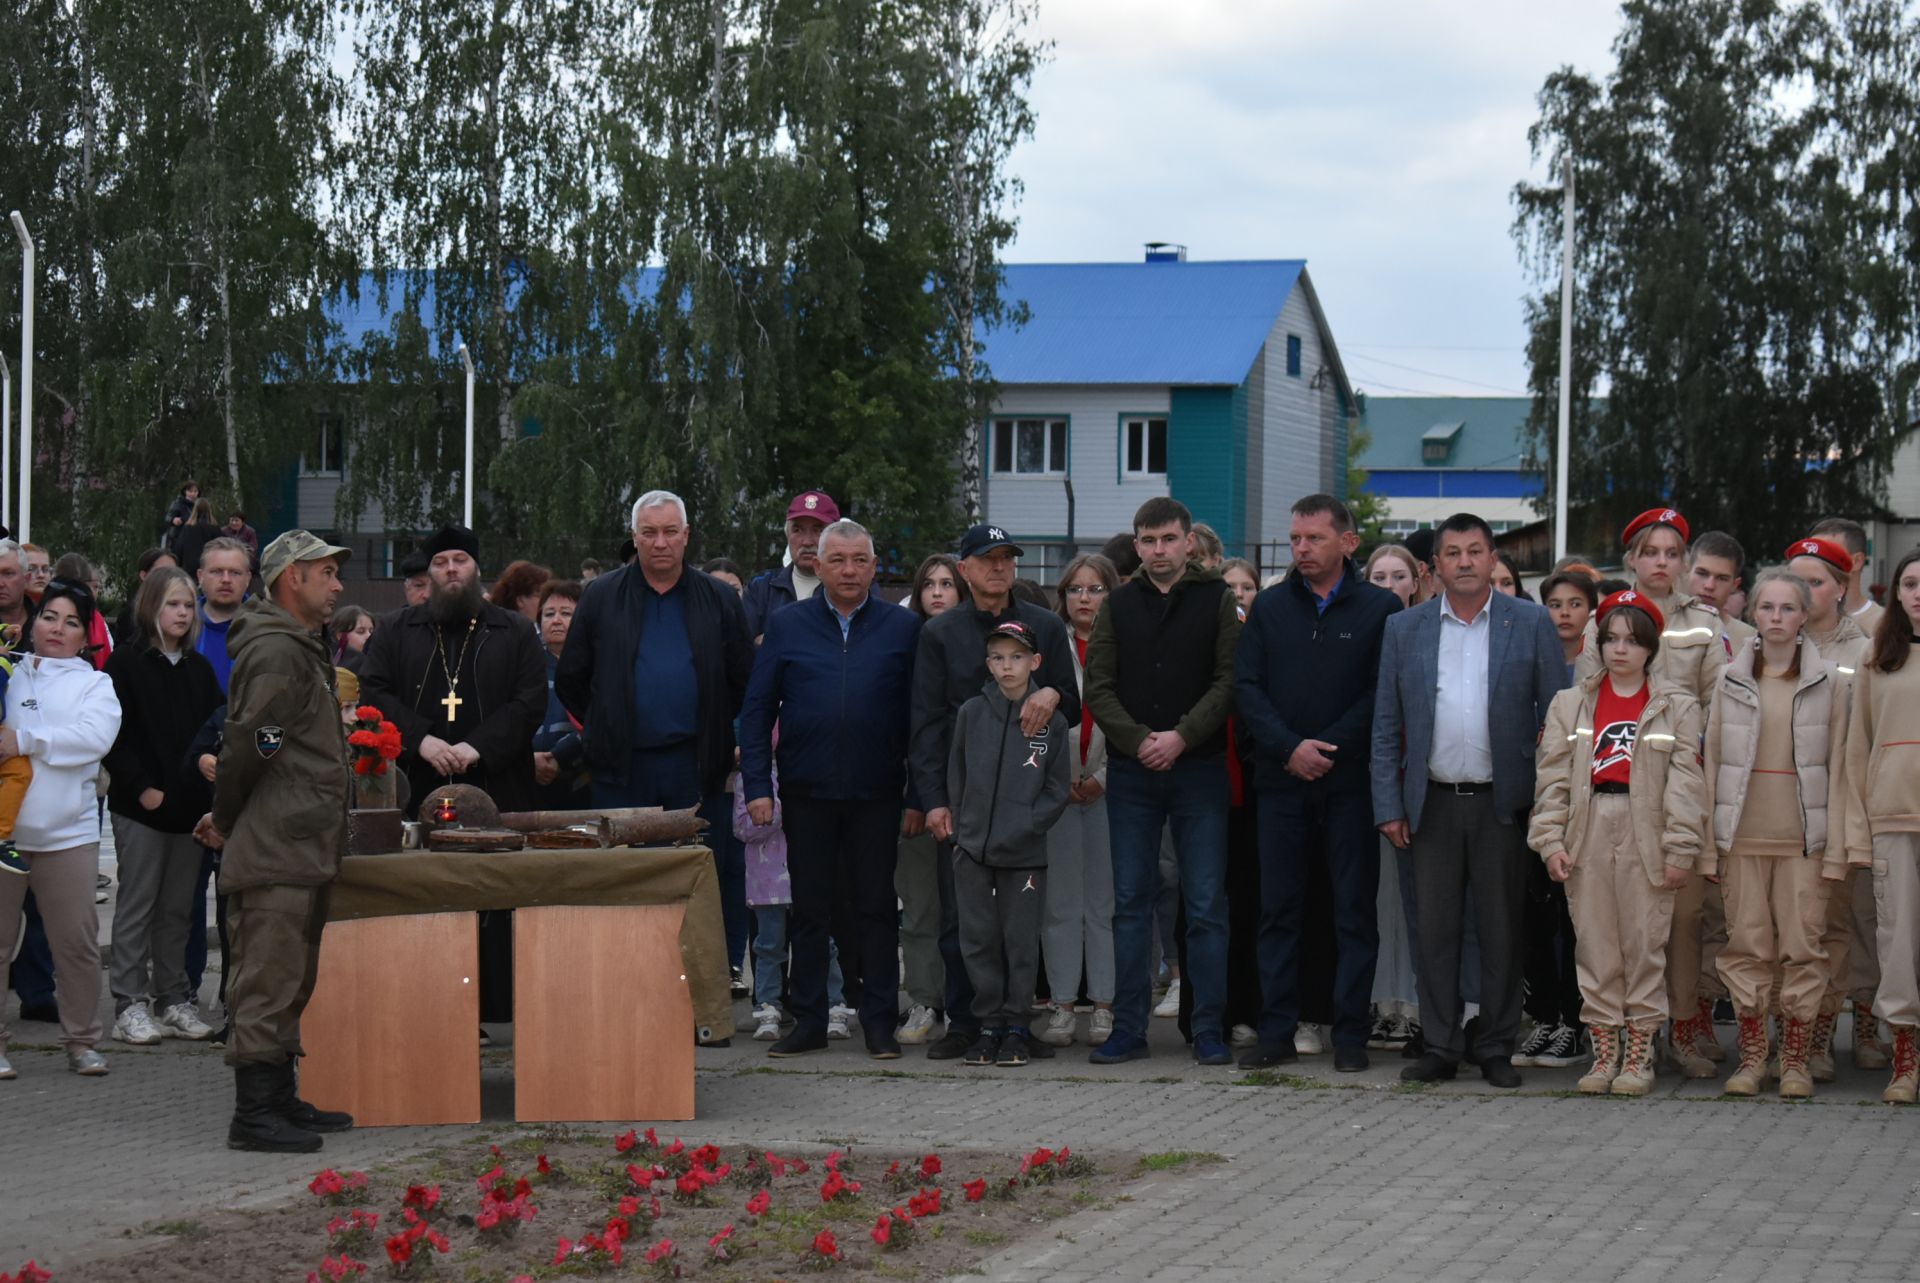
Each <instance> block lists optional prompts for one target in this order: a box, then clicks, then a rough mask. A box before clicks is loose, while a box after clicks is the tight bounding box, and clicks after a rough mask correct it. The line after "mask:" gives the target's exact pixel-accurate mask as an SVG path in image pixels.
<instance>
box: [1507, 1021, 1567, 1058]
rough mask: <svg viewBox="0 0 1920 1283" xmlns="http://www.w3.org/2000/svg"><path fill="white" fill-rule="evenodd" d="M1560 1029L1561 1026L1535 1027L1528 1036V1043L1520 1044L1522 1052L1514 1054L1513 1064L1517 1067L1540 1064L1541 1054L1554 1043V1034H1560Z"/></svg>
mask: <svg viewBox="0 0 1920 1283" xmlns="http://www.w3.org/2000/svg"><path fill="white" fill-rule="evenodd" d="M1560 1028H1561V1026H1559V1025H1535V1026H1534V1027H1533V1032H1532V1033H1530V1034H1528V1035H1527V1037H1526V1041H1524V1042H1522V1043H1521V1044H1520V1050H1518V1051H1516V1052H1514V1053H1513V1063H1514V1064H1516V1065H1537V1064H1539V1063H1540V1061H1539V1056H1540V1054H1541V1053H1542V1052H1544V1051H1546V1049H1547V1045H1548V1044H1549V1043H1551V1042H1552V1041H1553V1036H1554V1034H1556V1033H1558V1032H1559V1031H1560Z"/></svg>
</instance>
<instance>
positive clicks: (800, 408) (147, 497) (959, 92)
mask: <svg viewBox="0 0 1920 1283" xmlns="http://www.w3.org/2000/svg"><path fill="white" fill-rule="evenodd" d="M1032 16H1033V7H1032V0H899V2H890V3H885V4H873V3H870V0H819V2H817V3H808V4H803V5H801V4H793V3H789V2H787V0H658V3H654V4H650V5H647V6H644V7H642V8H638V9H636V8H635V7H634V6H632V5H627V4H618V3H614V2H613V0H569V2H568V3H564V4H557V3H552V0H499V3H496V4H492V5H488V6H483V7H481V8H478V9H472V8H459V7H453V8H447V7H445V6H439V5H429V4H427V3H425V2H424V0H253V2H251V3H241V2H240V0H196V2H195V3H193V4H187V3H184V2H183V0H154V3H151V4H148V5H145V6H133V5H128V4H126V3H125V0H112V2H110V3H93V2H88V0H80V2H74V0H67V2H66V3H56V2H55V0H13V3H11V4H10V5H8V6H6V7H5V8H4V9H0V46H3V47H5V48H6V49H7V50H8V52H9V54H15V53H16V51H18V54H17V55H16V56H15V57H14V58H13V59H11V64H10V65H11V74H10V75H9V76H7V77H4V78H0V113H4V118H5V119H7V120H8V121H9V122H12V123H13V127H12V128H10V129H9V130H8V131H7V132H6V133H5V134H4V135H0V176H3V177H0V183H4V184H5V185H6V190H4V191H0V197H4V198H5V199H4V201H3V202H0V204H5V205H7V206H9V207H10V206H14V205H17V206H18V207H19V208H21V209H22V210H24V211H25V212H26V213H27V216H28V218H29V221H30V223H31V224H32V225H33V227H34V230H35V232H36V234H37V235H38V237H39V239H40V244H41V266H42V272H41V282H40V307H39V309H38V324H39V343H38V347H39V348H40V351H41V358H40V364H39V368H38V371H37V380H36V381H37V384H38V388H39V396H38V398H37V400H38V405H39V409H40V412H39V416H38V418H37V421H36V427H37V429H38V435H37V444H38V445H39V446H40V447H41V450H40V453H39V457H38V459H37V460H36V471H35V475H36V503H35V512H36V523H35V525H36V533H37V534H41V535H42V536H43V540H42V541H43V542H49V541H50V542H52V543H54V544H55V545H56V546H57V547H64V546H74V545H79V546H83V547H85V548H87V549H88V550H90V551H92V552H94V553H96V554H97V555H99V556H100V557H101V558H102V560H104V561H105V562H107V563H108V564H110V565H115V566H118V565H124V564H126V563H127V562H129V561H131V560H132V558H133V557H134V555H136V553H137V552H138V550H139V549H140V547H142V546H143V545H145V544H147V543H149V542H151V540H152V539H153V537H154V536H155V534H156V533H157V532H158V530H159V526H160V513H161V512H162V511H163V510H164V507H165V504H166V503H167V501H168V500H169V499H170V498H171V496H172V493H173V492H174V491H175V489H176V488H177V487H178V485H179V483H180V482H181V481H182V480H183V479H184V478H185V477H187V476H189V475H193V476H197V477H199V478H200V479H201V480H202V481H203V482H205V483H206V487H207V489H208V491H209V492H210V494H211V496H212V497H213V498H214V499H215V501H216V508H218V509H223V510H224V509H227V508H230V507H232V506H234V505H235V504H236V503H244V505H245V506H246V507H247V508H248V510H249V511H250V513H251V514H252V516H253V517H254V518H255V522H256V524H257V525H259V526H261V527H262V529H263V532H264V533H268V534H271V533H272V532H273V530H274V529H275V528H276V527H278V526H283V525H285V524H287V523H289V522H290V521H291V519H292V516H293V513H292V510H291V507H292V504H291V501H292V497H293V491H292V480H291V478H292V475H293V470H294V468H295V467H296V465H297V461H298V460H299V458H300V457H301V455H302V452H303V451H306V450H308V449H309V447H310V446H311V444H312V442H313V440H314V435H315V433H316V431H317V429H318V427H319V426H320V424H321V423H322V422H323V421H325V422H327V423H329V424H332V425H335V426H336V430H337V431H338V432H340V433H342V434H344V435H345V436H346V438H347V439H348V442H349V445H348V448H347V450H346V456H347V468H346V477H345V483H344V484H343V486H342V487H341V490H340V495H339V500H338V508H337V512H336V518H337V523H338V526H339V527H340V528H342V529H347V528H351V527H353V526H354V525H356V524H357V523H359V522H360V521H361V520H362V519H363V517H364V519H365V521H366V522H367V524H370V525H372V526H375V527H384V528H386V529H390V530H408V529H414V530H418V529H425V528H430V527H431V526H433V525H435V524H438V523H439V522H442V521H445V520H447V519H449V518H452V517H455V516H457V515H458V513H459V510H460V502H461V489H462V482H463V480H464V478H463V476H462V467H463V461H464V441H463V436H464V433H463V419H464V405H463V373H462V370H461V366H460V363H459V359H458V356H457V355H456V350H457V347H458V345H459V344H460V343H461V342H464V343H465V344H466V345H467V347H468V349H469V351H470V352H471V354H472V357H473V361H474V364H475V369H476V383H477V387H476V397H475V403H476V418H477V419H478V421H479V422H480V423H481V424H482V425H484V426H483V427H482V429H481V430H480V431H478V432H477V433H476V453H477V456H478V459H477V468H476V473H477V476H476V478H475V480H476V486H475V490H476V502H477V506H478V509H479V511H478V514H477V517H478V521H477V524H479V525H480V526H481V527H482V528H483V530H484V531H485V532H486V534H487V535H488V537H489V540H490V547H492V546H501V547H513V548H516V549H519V550H522V551H523V552H525V553H530V554H533V555H536V556H537V555H540V554H541V553H543V552H545V553H547V554H548V555H549V556H550V557H551V558H552V559H555V560H558V558H557V557H553V554H554V551H555V550H557V549H563V548H564V549H566V550H567V551H568V552H570V553H572V552H579V551H582V550H585V551H591V552H593V553H595V554H597V555H600V556H602V557H604V556H606V555H608V554H610V553H611V552H612V550H613V548H614V546H615V545H616V544H617V542H618V541H619V539H620V537H621V533H622V531H623V529H624V527H625V524H626V509H627V506H628V505H629V504H630V503H631V501H632V499H633V498H634V497H635V496H636V495H637V494H639V493H640V492H641V491H643V490H646V489H651V488H654V487H668V488H672V489H675V490H678V491H679V492H680V493H682V494H683V495H684V496H685V497H686V498H687V500H688V502H689V505H690V507H691V509H692V515H693V526H694V535H695V540H696V549H695V551H696V555H700V556H708V555H713V554H716V553H728V554H732V555H735V556H738V557H741V558H742V559H744V560H746V561H749V562H751V563H755V564H758V563H760V562H761V561H762V560H763V559H765V558H769V557H771V556H773V555H776V551H777V547H778V535H777V532H778V530H779V527H780V518H781V515H782V513H783V511H784V503H785V498H786V496H787V495H788V494H790V493H791V492H792V491H794V490H797V489H800V488H804V487H821V488H824V489H827V490H829V491H830V492H832V493H833V494H834V495H835V496H836V498H838V499H839V500H840V501H841V504H842V507H843V509H845V510H846V511H847V512H848V514H849V515H853V516H856V517H858V518H859V519H861V520H862V521H864V522H866V523H867V524H869V525H870V526H871V527H873V528H874V530H875V533H876V535H877V536H878V538H879V541H880V543H881V545H882V547H883V549H887V550H891V552H892V554H893V556H894V557H895V558H896V559H897V560H899V561H901V562H907V563H910V562H911V560H912V559H913V558H914V557H916V556H918V555H919V554H920V553H922V552H924V551H925V550H927V549H928V548H930V547H933V546H936V545H941V544H944V543H945V542H946V541H947V540H948V539H949V538H950V536H951V534H952V532H953V530H954V528H955V526H956V525H957V523H958V522H959V520H960V519H961V517H962V516H963V514H964V512H965V511H966V510H967V504H968V502H969V500H968V498H967V491H966V486H965V484H964V474H966V473H967V470H968V468H970V467H972V468H975V469H976V470H977V460H974V459H973V456H972V454H971V453H970V452H969V449H968V445H969V442H970V441H971V439H972V437H973V436H974V435H975V434H974V433H973V432H972V425H973V424H974V423H976V422H977V421H978V419H979V416H980V411H981V408H982V407H983V406H985V405H986V404H987V403H988V401H989V400H990V398H991V395H992V378H991V371H990V369H989V368H988V365H987V363H986V361H985V359H984V357H983V354H982V353H979V352H977V351H975V350H974V344H973V333H974V327H975V324H976V323H977V322H988V323H991V322H995V321H1014V320H1017V319H1018V318H1017V317H1016V316H1014V315H1012V314H1011V313H1010V311H1009V310H1008V309H1007V308H1005V307H1004V306H1003V305H1002V303H1001V301H1000V299H999V297H998V284H999V279H1000V278H999V266H998V255H999V252H1000V251H1001V249H1002V248H1004V246H1005V245H1006V243H1007V242H1008V241H1009V240H1010V239H1011V237H1012V233H1013V224H1012V221H1011V218H1010V215H1009V209H1010V206H1011V205H1012V204H1013V202H1014V201H1015V200H1017V198H1018V195H1019V186H1018V183H1017V182H1016V181H1015V180H1014V179H1013V178H1012V177H1011V176H1010V175H1009V174H1008V173H1007V171H1006V160H1007V156H1008V154H1009V153H1010V151H1011V149H1012V147H1013V146H1014V145H1015V144H1016V143H1017V142H1018V141H1019V140H1020V139H1021V138H1023V137H1025V136H1026V135H1027V134H1028V133H1029V132H1030V131H1031V129H1032V123H1033V122H1032V115H1031V111H1030V109H1029V107H1028V106H1027V103H1026V97H1025V93H1026V88H1027V85H1028V82H1029V80H1030V78H1031V75H1032V71H1033V69H1034V67H1035V66H1036V65H1037V64H1038V62H1039V60H1040V58H1041V57H1042V56H1043V51H1042V50H1041V49H1040V48H1039V47H1038V46H1036V45H1034V44H1033V43H1032V42H1031V41H1029V39H1028V38H1027V35H1026V31H1027V28H1028V25H1029V24H1030V22H1031V19H1032ZM349 35H350V36H351V39H352V41H353V44H352V47H351V48H350V49H349V48H347V47H345V44H344V42H345V41H346V40H347V39H348V38H349ZM334 66H340V67H352V68H353V72H352V77H351V79H350V80H347V81H342V80H341V79H340V78H338V77H337V76H336V75H335V74H334V72H333V71H332V67H334ZM363 270H364V272H365V275H364V276H363V274H362V273H363ZM5 275H6V273H0V276H5ZM14 288H15V287H14V286H13V285H12V283H11V282H7V283H5V284H0V290H4V291H5V292H4V293H0V307H7V308H8V309H9V310H13V308H15V307H17V299H16V298H15V297H14V295H13V293H12V291H13V289H14ZM343 304H344V305H346V306H348V307H357V308H358V309H360V311H361V312H362V313H363V314H371V315H377V316H380V317H381V318H383V319H382V320H381V322H380V323H379V325H378V326H376V332H373V333H371V334H367V335H364V336H363V335H362V334H360V333H359V332H356V333H355V334H354V335H353V336H351V338H348V337H347V336H343V335H342V334H340V333H338V332H336V331H334V330H333V329H331V328H330V326H329V324H328V322H327V319H326V318H327V316H328V311H329V309H330V308H334V307H338V306H341V305H343ZM149 514H151V515H149Z"/></svg>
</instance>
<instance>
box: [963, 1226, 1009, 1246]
mask: <svg viewBox="0 0 1920 1283" xmlns="http://www.w3.org/2000/svg"><path fill="white" fill-rule="evenodd" d="M966 1239H967V1242H969V1243H971V1244H973V1245H974V1246H975V1247H997V1246H998V1245H1000V1244H1001V1243H1004V1242H1006V1241H1007V1236H1006V1235H1005V1234H1002V1233H1001V1232H1000V1231H999V1230H985V1229H981V1230H968V1231H967V1233H966Z"/></svg>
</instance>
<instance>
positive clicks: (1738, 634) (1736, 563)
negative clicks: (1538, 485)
mask: <svg viewBox="0 0 1920 1283" xmlns="http://www.w3.org/2000/svg"><path fill="white" fill-rule="evenodd" d="M1746 569H1747V550H1746V549H1745V548H1742V547H1741V546H1740V541H1739V540H1738V539H1735V538H1734V537H1733V536H1732V535H1730V534H1728V533H1727V532H1726V531H1724V530H1708V531H1704V532H1702V533H1700V534H1697V535H1695V536H1694V537H1693V546H1692V547H1691V548H1689V549H1688V550H1687V591H1688V592H1690V593H1692V594H1693V596H1694V600H1696V601H1698V602H1699V603H1700V604H1701V605H1703V606H1711V607H1712V608H1713V610H1714V613H1716V614H1717V615H1719V616H1720V644H1721V646H1722V647H1723V648H1724V649H1725V650H1726V652H1727V658H1728V660H1732V659H1733V658H1734V657H1736V656H1737V655H1739V653H1740V652H1741V651H1742V650H1746V649H1748V648H1750V647H1751V646H1752V645H1753V644H1754V639H1755V638H1756V637H1757V636H1759V634H1758V633H1756V632H1755V631H1754V629H1753V626H1752V625H1751V624H1748V623H1747V622H1746V621H1745V620H1743V619H1741V618H1740V615H1739V613H1738V612H1737V611H1733V610H1729V609H1728V604H1729V602H1731V601H1732V600H1733V597H1734V594H1735V593H1744V592H1745V579H1744V576H1745V574H1746ZM1720 891H1721V888H1720V884H1719V883H1718V882H1715V881H1713V880H1711V879H1709V880H1708V881H1707V885H1706V887H1705V894H1704V896H1703V898H1702V901H1701V906H1700V996H1701V997H1702V998H1705V999H1707V1000H1708V1001H1709V1002H1711V1003H1714V1004H1716V1005H1717V1004H1718V1003H1719V1002H1720V1001H1721V1000H1722V999H1725V998H1727V997H1728V996H1729V995H1728V993H1727V986H1726V985H1725V984H1724V983H1723V982H1722V977H1721V975H1720V951H1721V950H1722V949H1724V948H1726V947H1727V907H1726V903H1725V901H1724V899H1723V898H1722V896H1721V894H1720ZM1706 1028H1707V1029H1708V1030H1709V1031H1711V1028H1712V1026H1711V1025H1709V1026H1706ZM1699 1045H1700V1049H1701V1050H1702V1051H1704V1052H1706V1053H1707V1055H1708V1057H1709V1058H1715V1053H1717V1052H1718V1051H1719V1050H1720V1040H1719V1038H1718V1037H1717V1036H1714V1037H1709V1038H1707V1039H1705V1040H1703V1041H1701V1042H1700V1044H1699Z"/></svg>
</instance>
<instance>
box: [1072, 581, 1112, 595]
mask: <svg viewBox="0 0 1920 1283" xmlns="http://www.w3.org/2000/svg"><path fill="white" fill-rule="evenodd" d="M1066 593H1067V596H1069V597H1104V596H1106V595H1107V586H1106V585H1105V584H1075V585H1074V586H1073V587H1071V588H1069V589H1067V590H1066Z"/></svg>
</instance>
